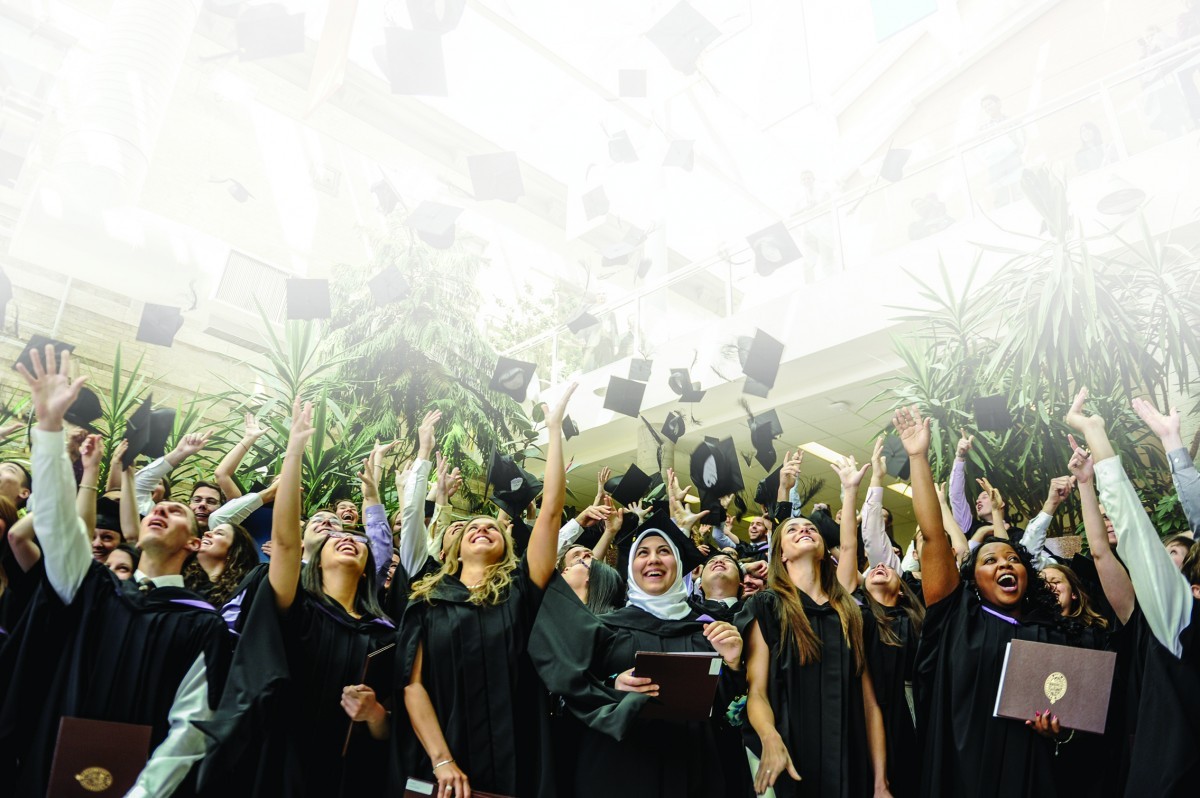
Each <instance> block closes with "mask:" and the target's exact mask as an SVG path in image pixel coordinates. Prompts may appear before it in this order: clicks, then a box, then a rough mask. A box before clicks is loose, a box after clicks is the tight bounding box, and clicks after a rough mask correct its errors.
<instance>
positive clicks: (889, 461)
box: [880, 435, 912, 479]
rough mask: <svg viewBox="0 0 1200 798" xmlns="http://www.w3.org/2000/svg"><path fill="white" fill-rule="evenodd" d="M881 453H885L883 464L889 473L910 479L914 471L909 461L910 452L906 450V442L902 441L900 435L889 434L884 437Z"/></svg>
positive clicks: (899, 477)
mask: <svg viewBox="0 0 1200 798" xmlns="http://www.w3.org/2000/svg"><path fill="white" fill-rule="evenodd" d="M880 454H882V455H883V465H884V468H886V469H887V472H888V473H889V474H891V475H892V476H894V477H896V478H897V479H908V476H909V474H910V473H912V463H910V462H909V461H908V452H906V451H904V444H903V443H901V442H900V438H899V436H897V435H888V436H887V437H886V438H884V439H883V449H882V450H880Z"/></svg>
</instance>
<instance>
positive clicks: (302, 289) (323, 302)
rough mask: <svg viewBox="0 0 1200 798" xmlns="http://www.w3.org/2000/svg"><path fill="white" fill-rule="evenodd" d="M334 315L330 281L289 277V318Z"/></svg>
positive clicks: (304, 318) (323, 317)
mask: <svg viewBox="0 0 1200 798" xmlns="http://www.w3.org/2000/svg"><path fill="white" fill-rule="evenodd" d="M332 315H333V311H332V309H331V308H330V304H329V281H328V280H325V279H323V278H317V279H312V280H310V279H306V278H302V277H289V278H288V281H287V317H288V318H289V319H302V320H306V321H307V320H312V319H328V318H330V317H331V316H332Z"/></svg>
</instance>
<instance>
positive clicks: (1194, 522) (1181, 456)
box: [1133, 399, 1200, 534]
mask: <svg viewBox="0 0 1200 798" xmlns="http://www.w3.org/2000/svg"><path fill="white" fill-rule="evenodd" d="M1133 409H1134V411H1135V412H1136V413H1137V414H1138V415H1139V416H1141V419H1142V421H1144V422H1146V426H1147V427H1149V428H1150V431H1151V432H1153V433H1154V434H1155V435H1157V436H1158V439H1159V440H1160V441H1162V447H1163V451H1165V452H1166V453H1167V462H1169V463H1170V464H1171V480H1172V481H1173V482H1174V483H1175V493H1176V494H1177V495H1178V496H1179V503H1180V504H1181V505H1182V506H1183V513H1184V515H1186V516H1187V520H1188V527H1190V528H1191V530H1192V532H1193V534H1196V533H1200V473H1197V472H1196V466H1195V464H1194V463H1193V462H1192V457H1191V455H1189V454H1188V450H1187V447H1185V446H1184V445H1183V436H1182V434H1181V433H1180V419H1179V409H1178V408H1175V409H1173V410H1171V412H1170V413H1169V414H1168V415H1165V416H1164V415H1163V414H1162V413H1160V412H1158V410H1157V409H1156V408H1155V407H1154V405H1152V404H1150V403H1149V402H1147V401H1146V400H1145V399H1134V400H1133Z"/></svg>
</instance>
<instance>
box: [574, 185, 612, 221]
mask: <svg viewBox="0 0 1200 798" xmlns="http://www.w3.org/2000/svg"><path fill="white" fill-rule="evenodd" d="M579 199H580V201H582V202H583V215H584V218H586V219H587V220H588V221H589V222H590V221H591V220H592V219H595V218H596V217H597V216H603V215H604V214H606V213H608V209H609V202H608V194H606V193H605V191H604V186H596V187H595V188H593V189H591V190H589V191H586V192H584V194H583V196H582V197H580V198H579Z"/></svg>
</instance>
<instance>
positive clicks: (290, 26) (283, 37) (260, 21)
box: [237, 3, 304, 61]
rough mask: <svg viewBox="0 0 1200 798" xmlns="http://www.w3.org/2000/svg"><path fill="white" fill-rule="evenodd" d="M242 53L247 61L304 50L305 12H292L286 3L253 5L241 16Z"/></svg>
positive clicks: (238, 43) (238, 37)
mask: <svg viewBox="0 0 1200 798" xmlns="http://www.w3.org/2000/svg"><path fill="white" fill-rule="evenodd" d="M237 45H238V53H239V55H240V56H241V59H242V60H243V61H251V60H253V59H255V58H273V57H275V56H280V55H291V54H292V53H302V52H304V14H303V13H300V14H289V13H288V12H287V8H286V7H285V6H284V5H283V4H282V3H265V4H263V5H258V6H250V7H249V8H247V9H246V10H245V11H243V12H242V13H241V14H240V15H239V16H238V18H237Z"/></svg>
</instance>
